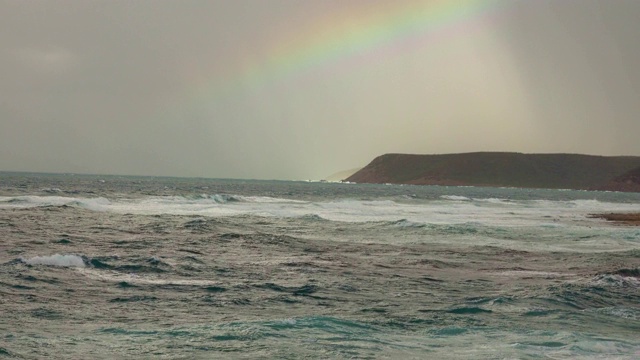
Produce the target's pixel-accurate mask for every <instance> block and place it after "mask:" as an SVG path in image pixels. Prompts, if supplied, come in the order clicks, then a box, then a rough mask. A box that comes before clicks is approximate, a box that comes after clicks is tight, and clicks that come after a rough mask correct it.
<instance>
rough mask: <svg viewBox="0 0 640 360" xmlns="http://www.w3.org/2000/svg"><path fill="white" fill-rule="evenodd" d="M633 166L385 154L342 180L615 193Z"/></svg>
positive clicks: (566, 157) (553, 158) (636, 165)
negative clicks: (614, 186)
mask: <svg viewBox="0 0 640 360" xmlns="http://www.w3.org/2000/svg"><path fill="white" fill-rule="evenodd" d="M634 169H636V170H638V171H640V157H637V156H610V157H607V156H593V155H578V154H521V153H507V152H477V153H464V154H444V155H409V154H386V155H382V156H379V157H377V158H375V159H374V160H373V161H372V162H371V163H370V164H369V165H367V166H365V167H364V168H362V169H361V170H360V171H358V172H356V173H355V174H353V175H352V176H350V177H349V178H347V179H346V180H347V181H352V182H357V183H393V184H416V185H453V186H498V187H500V186H506V187H527V188H549V189H584V190H595V189H597V190H616V191H617V189H614V188H608V186H612V184H613V182H614V181H615V180H616V179H622V177H623V176H625V174H627V173H629V172H631V171H632V170H634ZM623 181H626V180H624V179H623ZM624 191H637V190H624Z"/></svg>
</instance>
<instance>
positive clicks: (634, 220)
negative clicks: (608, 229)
mask: <svg viewBox="0 0 640 360" xmlns="http://www.w3.org/2000/svg"><path fill="white" fill-rule="evenodd" d="M589 217H591V218H597V219H605V220H607V221H611V222H614V223H617V224H621V225H629V226H640V213H606V214H589Z"/></svg>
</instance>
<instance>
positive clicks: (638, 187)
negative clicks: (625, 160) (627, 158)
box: [598, 167, 640, 192]
mask: <svg viewBox="0 0 640 360" xmlns="http://www.w3.org/2000/svg"><path fill="white" fill-rule="evenodd" d="M598 190H607V191H628V192H640V167H638V168H635V169H633V170H631V171H628V172H626V173H625V174H623V175H621V176H618V177H616V178H615V179H613V180H611V181H609V182H608V183H607V184H605V185H603V186H601V187H599V188H598Z"/></svg>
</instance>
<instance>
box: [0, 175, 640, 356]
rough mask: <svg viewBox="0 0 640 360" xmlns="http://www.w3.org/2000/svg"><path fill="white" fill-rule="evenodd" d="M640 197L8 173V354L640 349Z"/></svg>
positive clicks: (2, 248)
mask: <svg viewBox="0 0 640 360" xmlns="http://www.w3.org/2000/svg"><path fill="white" fill-rule="evenodd" d="M624 211H634V212H640V193H614V192H588V191H571V190H534V189H512V188H478V187H446V186H408V185H406V186H403V185H371V184H341V183H319V182H293V181H253V180H224V179H222V180H220V179H194V178H163V177H126V176H98V175H92V176H89V175H73V174H65V175H56V174H26V173H0V357H8V358H18V359H40V358H54V359H56V358H57V359H87V358H96V359H112V358H167V359H194V358H202V359H211V358H238V359H242V358H247V359H248V358H251V359H256V358H263V359H272V358H277V359H300V358H305V359H387V358H393V359H470V358H473V359H575V358H581V359H638V358H640V335H639V334H640V227H629V226H621V225H617V224H614V223H609V222H606V221H604V220H601V219H596V218H590V217H589V216H588V215H589V214H592V213H602V212H624Z"/></svg>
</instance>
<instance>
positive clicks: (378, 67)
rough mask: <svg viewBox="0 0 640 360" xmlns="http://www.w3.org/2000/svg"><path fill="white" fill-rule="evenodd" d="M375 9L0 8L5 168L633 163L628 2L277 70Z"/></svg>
mask: <svg viewBox="0 0 640 360" xmlns="http://www.w3.org/2000/svg"><path fill="white" fill-rule="evenodd" d="M382 3H384V2H382ZM374 5H375V3H374V2H371V1H350V2H343V1H318V2H315V1H313V2H310V1H307V2H300V1H287V0H273V1H248V0H246V1H135V2H130V1H91V2H85V1H67V0H60V1H56V2H50V1H28V2H26V1H18V0H13V1H7V0H5V1H0V44H1V45H0V169H1V170H27V171H56V172H90V173H96V172H97V173H120V174H150V175H176V176H211V177H242V178H284V179H304V178H321V177H324V176H326V175H329V174H331V173H333V172H335V171H339V170H342V169H349V168H354V167H357V166H361V165H364V164H366V163H367V162H368V161H369V160H370V159H372V158H373V157H374V156H376V155H379V154H382V153H385V152H414V153H442V152H463V151H475V150H506V151H525V152H583V153H599V154H608V155H613V154H631V155H640V146H639V145H638V142H637V139H636V138H635V134H638V133H640V121H638V120H637V118H636V117H637V114H638V113H639V110H640V105H638V103H639V102H638V101H637V99H638V98H639V96H638V95H639V93H640V72H638V71H636V70H637V69H636V66H637V64H638V63H640V43H639V42H638V41H637V38H638V36H639V35H640V25H638V24H637V21H636V20H637V19H638V17H639V16H640V5H638V3H637V2H635V1H632V0H630V1H623V0H614V1H607V2H601V1H595V0H593V1H591V0H590V1H562V2H557V1H549V2H546V1H523V2H505V3H503V4H502V5H501V8H498V9H496V11H494V12H492V13H490V14H488V15H485V16H482V17H479V18H478V19H476V20H473V19H472V20H465V21H461V22H458V23H454V24H451V25H450V26H449V27H447V26H445V27H443V28H442V29H437V30H436V31H434V32H432V33H428V34H422V35H420V34H414V36H407V37H403V38H399V39H397V41H394V42H392V43H386V44H381V45H380V46H379V47H376V48H372V49H365V51H363V52H360V53H352V54H349V55H348V56H343V57H336V58H331V59H329V60H325V61H320V62H318V63H316V64H314V65H312V66H309V67H302V68H297V69H293V70H291V71H288V70H289V68H286V67H282V68H275V70H274V68H272V66H273V65H272V62H273V61H274V58H273V57H272V56H273V54H274V53H275V54H277V53H278V51H281V53H280V55H279V56H281V57H286V55H287V52H286V51H285V50H277V49H279V48H282V47H284V48H285V49H286V47H287V46H290V47H293V48H295V47H296V46H304V45H305V42H306V41H311V40H312V37H309V34H311V35H313V34H314V31H317V29H326V28H327V26H328V25H331V24H332V21H338V20H334V19H341V20H340V21H347V20H345V19H351V18H354V19H355V18H357V17H358V16H360V15H362V14H364V12H365V11H366V9H367V8H369V7H371V6H374ZM344 14H349V15H348V16H346V15H344ZM341 16H342V17H341ZM362 16H364V15H362ZM323 24H324V25H323ZM323 26H324V27H323ZM314 29H316V30H314ZM345 36H346V34H345ZM300 44H302V45H300ZM276 60H277V59H276ZM248 69H249V70H250V69H253V70H254V71H255V73H254V74H256V73H257V74H263V75H265V74H266V75H268V74H271V75H272V76H271V77H269V76H266V77H265V78H263V79H262V80H260V78H259V76H257V75H254V77H253V78H252V77H251V76H250V77H248V78H245V80H244V81H243V80H242V79H243V78H242V77H241V76H240V75H241V74H243V73H245V72H246V71H247V70H248Z"/></svg>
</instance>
